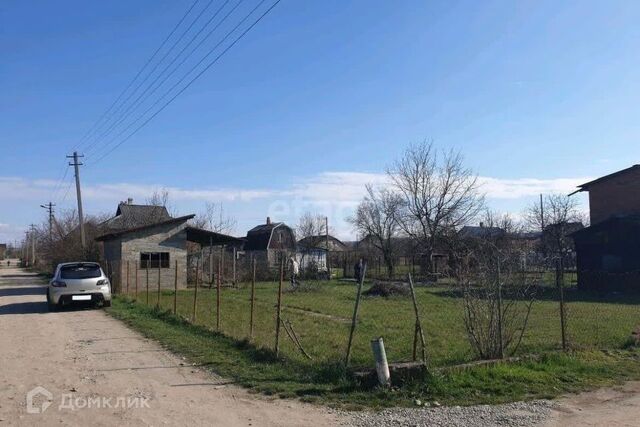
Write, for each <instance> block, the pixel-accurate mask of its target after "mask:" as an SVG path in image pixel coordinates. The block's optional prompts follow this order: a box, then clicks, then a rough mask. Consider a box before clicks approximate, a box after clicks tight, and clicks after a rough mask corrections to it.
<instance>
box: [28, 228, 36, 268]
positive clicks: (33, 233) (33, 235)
mask: <svg viewBox="0 0 640 427" xmlns="http://www.w3.org/2000/svg"><path fill="white" fill-rule="evenodd" d="M29 227H30V228H31V264H32V265H36V225H35V224H30V225H29Z"/></svg>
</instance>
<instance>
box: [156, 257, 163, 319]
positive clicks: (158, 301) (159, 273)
mask: <svg viewBox="0 0 640 427" xmlns="http://www.w3.org/2000/svg"><path fill="white" fill-rule="evenodd" d="M161 278H162V260H161V259H158V300H157V301H156V307H158V308H160V281H161Z"/></svg>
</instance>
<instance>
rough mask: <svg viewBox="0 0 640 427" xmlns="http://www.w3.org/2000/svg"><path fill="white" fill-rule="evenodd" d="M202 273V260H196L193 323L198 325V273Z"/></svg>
mask: <svg viewBox="0 0 640 427" xmlns="http://www.w3.org/2000/svg"><path fill="white" fill-rule="evenodd" d="M199 271H200V259H197V260H196V288H195V289H194V291H193V312H192V314H191V322H192V323H196V306H197V305H198V272H199Z"/></svg>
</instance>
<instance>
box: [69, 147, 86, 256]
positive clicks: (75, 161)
mask: <svg viewBox="0 0 640 427" xmlns="http://www.w3.org/2000/svg"><path fill="white" fill-rule="evenodd" d="M78 157H84V156H83V155H78V152H77V151H74V152H73V155H71V156H67V158H68V159H73V162H72V163H69V166H73V167H74V170H75V175H76V198H77V199H78V221H79V222H80V243H81V245H82V253H83V255H84V254H85V252H86V249H87V246H86V241H85V237H84V215H83V214H82V193H81V192H80V169H79V168H78V166H82V163H80V162H78Z"/></svg>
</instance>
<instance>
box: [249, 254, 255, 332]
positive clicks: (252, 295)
mask: <svg viewBox="0 0 640 427" xmlns="http://www.w3.org/2000/svg"><path fill="white" fill-rule="evenodd" d="M251 269H252V271H253V273H252V277H251V314H250V316H249V339H253V316H254V311H255V303H256V259H255V258H254V257H253V255H252V256H251Z"/></svg>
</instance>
